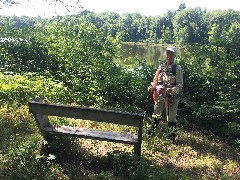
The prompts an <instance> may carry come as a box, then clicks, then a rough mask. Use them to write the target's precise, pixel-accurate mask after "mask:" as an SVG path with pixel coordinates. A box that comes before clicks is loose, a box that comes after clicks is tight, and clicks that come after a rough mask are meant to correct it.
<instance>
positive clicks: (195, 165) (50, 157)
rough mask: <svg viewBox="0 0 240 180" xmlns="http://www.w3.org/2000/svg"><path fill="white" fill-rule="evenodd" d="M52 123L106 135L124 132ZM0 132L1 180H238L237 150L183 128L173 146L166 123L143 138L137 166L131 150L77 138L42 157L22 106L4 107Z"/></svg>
mask: <svg viewBox="0 0 240 180" xmlns="http://www.w3.org/2000/svg"><path fill="white" fill-rule="evenodd" d="M52 121H53V122H55V123H57V121H58V122H59V123H62V124H64V123H70V124H71V125H74V126H81V127H95V126H98V127H101V128H102V129H105V130H109V128H112V129H118V128H125V127H120V126H119V127H118V126H109V125H107V124H100V125H97V124H91V123H90V122H79V121H74V120H69V121H68V120H66V119H52ZM147 126H148V123H146V124H145V128H146V127H147ZM0 128H1V131H0V138H1V141H0V179H108V180H109V179H141V180H144V179H152V180H154V179H167V180H169V179H174V180H175V179H194V180H195V179H224V180H225V179H226V180H227V179H229V180H230V179H234V180H235V179H240V151H239V145H237V144H234V143H230V142H228V141H226V140H223V139H221V138H219V137H217V136H215V135H213V134H211V132H208V131H204V130H201V129H197V128H193V127H192V128H188V129H186V128H184V127H179V128H178V132H177V140H176V143H175V144H173V143H172V142H170V141H169V140H168V139H167V138H166V134H165V133H166V132H167V131H166V128H167V127H166V122H161V123H160V126H159V127H158V129H157V130H156V131H155V134H154V135H153V136H151V137H148V136H144V138H143V144H142V157H141V159H139V161H137V162H136V161H134V159H133V157H132V152H133V147H132V146H130V145H123V144H119V143H110V142H103V141H94V140H86V139H77V138H63V139H59V138H57V142H58V147H56V149H54V151H51V153H52V154H46V155H43V154H40V152H41V151H40V150H41V147H42V142H43V141H42V136H41V134H40V132H39V130H38V128H37V126H36V123H35V121H34V118H33V116H32V115H31V114H29V112H28V108H27V106H23V105H22V106H19V105H14V104H13V105H11V106H9V105H6V104H2V105H1V108H0ZM131 130H132V129H129V128H126V131H131ZM144 130H145V129H144Z"/></svg>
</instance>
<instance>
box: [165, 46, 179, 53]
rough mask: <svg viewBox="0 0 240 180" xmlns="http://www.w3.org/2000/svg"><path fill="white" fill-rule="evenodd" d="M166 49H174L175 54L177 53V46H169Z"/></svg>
mask: <svg viewBox="0 0 240 180" xmlns="http://www.w3.org/2000/svg"><path fill="white" fill-rule="evenodd" d="M166 51H172V52H174V53H175V54H177V48H176V47H174V46H168V47H167V48H166Z"/></svg>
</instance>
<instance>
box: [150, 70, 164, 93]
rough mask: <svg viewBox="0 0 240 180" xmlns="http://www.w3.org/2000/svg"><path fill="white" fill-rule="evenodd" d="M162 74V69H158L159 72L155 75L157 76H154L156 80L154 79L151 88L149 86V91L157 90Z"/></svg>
mask: <svg viewBox="0 0 240 180" xmlns="http://www.w3.org/2000/svg"><path fill="white" fill-rule="evenodd" d="M160 72H161V67H160V66H159V67H158V69H157V72H156V73H155V76H154V79H153V82H152V83H151V85H150V86H148V91H150V92H151V91H154V90H155V89H156V86H157V84H158V76H159V74H160Z"/></svg>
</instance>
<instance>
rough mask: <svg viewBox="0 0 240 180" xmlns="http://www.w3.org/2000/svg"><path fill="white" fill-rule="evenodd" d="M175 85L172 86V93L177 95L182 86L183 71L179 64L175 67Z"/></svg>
mask: <svg viewBox="0 0 240 180" xmlns="http://www.w3.org/2000/svg"><path fill="white" fill-rule="evenodd" d="M176 84H177V85H176V86H174V87H173V88H172V93H171V94H172V95H178V94H179V93H180V92H181V91H182V87H183V71H182V68H181V66H180V65H178V66H177V68H176Z"/></svg>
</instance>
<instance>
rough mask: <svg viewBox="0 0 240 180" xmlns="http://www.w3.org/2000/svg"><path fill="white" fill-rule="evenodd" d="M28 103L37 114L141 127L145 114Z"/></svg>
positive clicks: (35, 102) (31, 110)
mask: <svg viewBox="0 0 240 180" xmlns="http://www.w3.org/2000/svg"><path fill="white" fill-rule="evenodd" d="M28 105H29V111H30V112H31V113H33V114H37V115H47V116H60V117H68V118H75V119H83V120H93V121H98V122H107V123H113V124H120V125H128V126H133V127H139V128H141V127H142V126H143V115H141V114H135V113H128V112H118V111H112V110H101V109H94V108H88V107H82V106H70V105H62V104H49V103H43V102H37V101H29V102H28Z"/></svg>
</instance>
